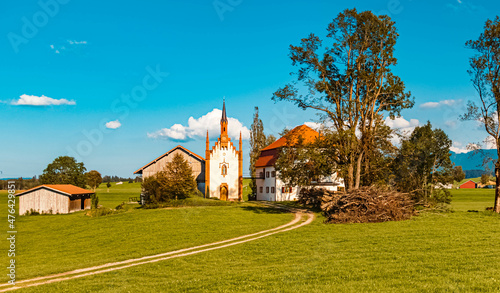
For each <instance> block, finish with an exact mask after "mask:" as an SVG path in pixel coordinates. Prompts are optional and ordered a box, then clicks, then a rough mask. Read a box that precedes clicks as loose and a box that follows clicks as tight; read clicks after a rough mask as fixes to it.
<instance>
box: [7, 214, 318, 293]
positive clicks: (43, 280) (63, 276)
mask: <svg viewBox="0 0 500 293" xmlns="http://www.w3.org/2000/svg"><path fill="white" fill-rule="evenodd" d="M275 207H276V206H275ZM284 209H288V208H284ZM288 210H290V211H293V212H294V213H295V217H294V219H293V220H292V221H290V222H289V223H287V224H284V225H281V226H278V227H276V228H272V229H267V230H263V231H260V232H256V233H252V234H247V235H243V236H239V237H235V238H231V239H227V240H222V241H217V242H213V243H208V244H203V245H198V246H194V247H189V248H184V249H179V250H175V251H170V252H165V253H160V254H156V255H150V256H144V257H140V258H134V259H128V260H124V261H119V262H112V263H107V264H103V265H98V266H93V267H88V268H83V269H76V270H72V271H69V272H64V273H58V274H53V275H48V276H43V277H36V278H32V279H26V280H21V281H18V282H16V285H14V286H12V285H11V284H9V283H4V284H0V288H2V287H7V286H12V287H7V288H2V289H0V292H7V291H12V290H17V289H22V288H28V287H34V286H40V285H44V284H50V283H55V282H61V281H66V280H71V279H76V278H82V277H87V276H92V275H97V274H103V273H107V272H112V271H116V270H122V269H126V268H130V267H134V266H138V265H143V264H148V263H155V262H159V261H164V260H169V259H173V258H178V257H183V256H189V255H194V254H198V253H201V252H208V251H212V250H216V249H221V248H225V247H230V246H233V245H237V244H242V243H246V242H250V241H254V240H258V239H261V238H264V237H268V236H271V235H274V234H277V233H282V232H286V231H290V230H293V229H297V228H300V227H302V226H305V225H308V224H310V223H311V222H312V221H313V220H314V214H312V213H310V212H305V211H303V210H295V209H294V210H292V209H288ZM303 215H305V216H307V219H306V220H305V221H302V222H301V223H299V222H300V221H301V220H302V218H303ZM298 223H299V224H298ZM19 284H21V285H19Z"/></svg>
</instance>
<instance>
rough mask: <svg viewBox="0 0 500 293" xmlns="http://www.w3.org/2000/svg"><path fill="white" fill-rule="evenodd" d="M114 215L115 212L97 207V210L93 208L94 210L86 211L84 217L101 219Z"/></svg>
mask: <svg viewBox="0 0 500 293" xmlns="http://www.w3.org/2000/svg"><path fill="white" fill-rule="evenodd" d="M114 213H116V211H114V210H112V209H110V208H106V207H99V208H95V209H91V210H89V211H87V213H86V215H87V216H90V217H93V218H94V217H102V216H106V215H111V214H114Z"/></svg>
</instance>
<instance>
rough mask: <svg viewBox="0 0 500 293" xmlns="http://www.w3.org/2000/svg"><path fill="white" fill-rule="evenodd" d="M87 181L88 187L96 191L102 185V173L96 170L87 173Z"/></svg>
mask: <svg viewBox="0 0 500 293" xmlns="http://www.w3.org/2000/svg"><path fill="white" fill-rule="evenodd" d="M85 179H86V182H87V185H88V186H90V188H92V190H93V191H95V189H96V188H97V187H99V185H100V184H101V183H102V177H101V173H99V172H97V171H96V170H92V171H89V172H87V173H85Z"/></svg>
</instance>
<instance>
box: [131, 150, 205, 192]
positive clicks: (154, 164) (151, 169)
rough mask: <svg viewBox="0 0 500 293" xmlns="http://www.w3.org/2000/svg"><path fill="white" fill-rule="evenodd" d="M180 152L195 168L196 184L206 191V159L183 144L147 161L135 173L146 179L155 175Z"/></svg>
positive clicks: (201, 190) (192, 167)
mask: <svg viewBox="0 0 500 293" xmlns="http://www.w3.org/2000/svg"><path fill="white" fill-rule="evenodd" d="M176 154H180V155H181V156H183V157H184V159H185V160H186V161H187V162H188V164H189V166H190V167H191V169H192V170H193V176H194V178H195V179H196V185H197V186H198V190H200V192H202V193H204V192H205V159H204V158H203V157H202V156H199V155H197V154H195V153H194V152H192V151H190V150H188V149H186V148H185V147H183V146H180V145H178V146H176V147H175V148H173V149H171V150H169V151H168V152H166V153H164V154H163V155H161V156H159V157H158V158H156V159H154V160H153V161H151V162H149V163H147V164H146V165H144V166H143V167H142V168H140V169H139V170H137V171H135V172H134V174H136V175H141V176H142V179H143V180H144V179H146V178H148V177H149V176H153V175H155V174H156V173H158V172H160V171H163V169H164V168H165V166H166V165H167V163H169V162H171V161H172V158H173V157H174V155H176Z"/></svg>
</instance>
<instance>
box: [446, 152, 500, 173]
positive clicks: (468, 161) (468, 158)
mask: <svg viewBox="0 0 500 293" xmlns="http://www.w3.org/2000/svg"><path fill="white" fill-rule="evenodd" d="M450 153H451V156H450V159H451V161H452V162H453V163H454V164H455V166H462V170H464V172H465V173H466V177H467V178H475V177H479V176H481V174H483V173H484V172H485V171H486V170H488V169H489V171H490V172H494V171H495V168H494V161H496V160H497V159H498V156H497V151H496V150H478V151H471V152H468V153H463V154H457V153H454V152H450ZM485 159H486V161H488V163H487V164H486V165H483V162H484V161H485Z"/></svg>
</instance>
